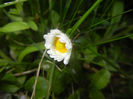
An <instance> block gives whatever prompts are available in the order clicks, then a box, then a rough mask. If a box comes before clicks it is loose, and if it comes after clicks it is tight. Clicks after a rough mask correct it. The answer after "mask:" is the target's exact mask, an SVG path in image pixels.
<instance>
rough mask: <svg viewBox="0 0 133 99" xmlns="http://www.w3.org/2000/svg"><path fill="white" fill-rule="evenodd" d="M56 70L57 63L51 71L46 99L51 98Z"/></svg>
mask: <svg viewBox="0 0 133 99" xmlns="http://www.w3.org/2000/svg"><path fill="white" fill-rule="evenodd" d="M54 69H55V61H54V63H53V66H52V67H51V71H50V77H49V86H48V92H47V96H46V99H49V96H50V91H51V87H52V81H53V75H54Z"/></svg>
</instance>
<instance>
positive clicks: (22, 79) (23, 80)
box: [17, 76, 26, 85]
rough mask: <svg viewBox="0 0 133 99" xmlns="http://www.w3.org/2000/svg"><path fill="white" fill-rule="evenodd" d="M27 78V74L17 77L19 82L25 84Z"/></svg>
mask: <svg viewBox="0 0 133 99" xmlns="http://www.w3.org/2000/svg"><path fill="white" fill-rule="evenodd" d="M25 80H26V76H20V77H18V78H17V81H18V82H19V84H21V85H23V84H24V82H25Z"/></svg>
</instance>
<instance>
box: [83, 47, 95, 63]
mask: <svg viewBox="0 0 133 99" xmlns="http://www.w3.org/2000/svg"><path fill="white" fill-rule="evenodd" d="M90 47H91V48H92V49H93V50H94V51H96V52H97V48H96V46H90ZM83 53H84V55H85V61H86V62H91V61H92V60H93V59H94V58H95V57H96V56H97V55H96V54H95V53H93V52H92V51H90V50H89V49H85V50H84V51H83Z"/></svg>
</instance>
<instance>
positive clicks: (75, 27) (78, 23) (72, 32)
mask: <svg viewBox="0 0 133 99" xmlns="http://www.w3.org/2000/svg"><path fill="white" fill-rule="evenodd" d="M101 1H102V0H97V1H96V2H95V3H94V4H93V5H92V6H91V8H89V9H88V10H87V12H86V13H85V14H84V15H83V16H82V17H81V18H80V19H79V20H78V21H77V22H76V23H75V25H74V26H73V27H72V31H71V33H70V37H72V36H73V35H74V32H75V30H76V29H77V28H78V27H79V25H80V24H81V23H82V22H83V21H84V20H85V19H86V18H87V16H88V15H89V14H90V13H91V12H92V11H93V10H94V9H95V7H96V6H97V5H99V4H100V3H101Z"/></svg>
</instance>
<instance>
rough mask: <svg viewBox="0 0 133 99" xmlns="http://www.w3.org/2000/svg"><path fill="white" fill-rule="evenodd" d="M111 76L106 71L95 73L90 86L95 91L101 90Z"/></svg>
mask: <svg viewBox="0 0 133 99" xmlns="http://www.w3.org/2000/svg"><path fill="white" fill-rule="evenodd" d="M110 77H111V74H110V72H109V71H107V70H106V69H101V70H100V71H98V72H96V73H95V74H94V75H93V76H92V79H91V86H92V87H94V88H96V89H103V88H105V87H106V86H107V84H108V83H109V80H110Z"/></svg>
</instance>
